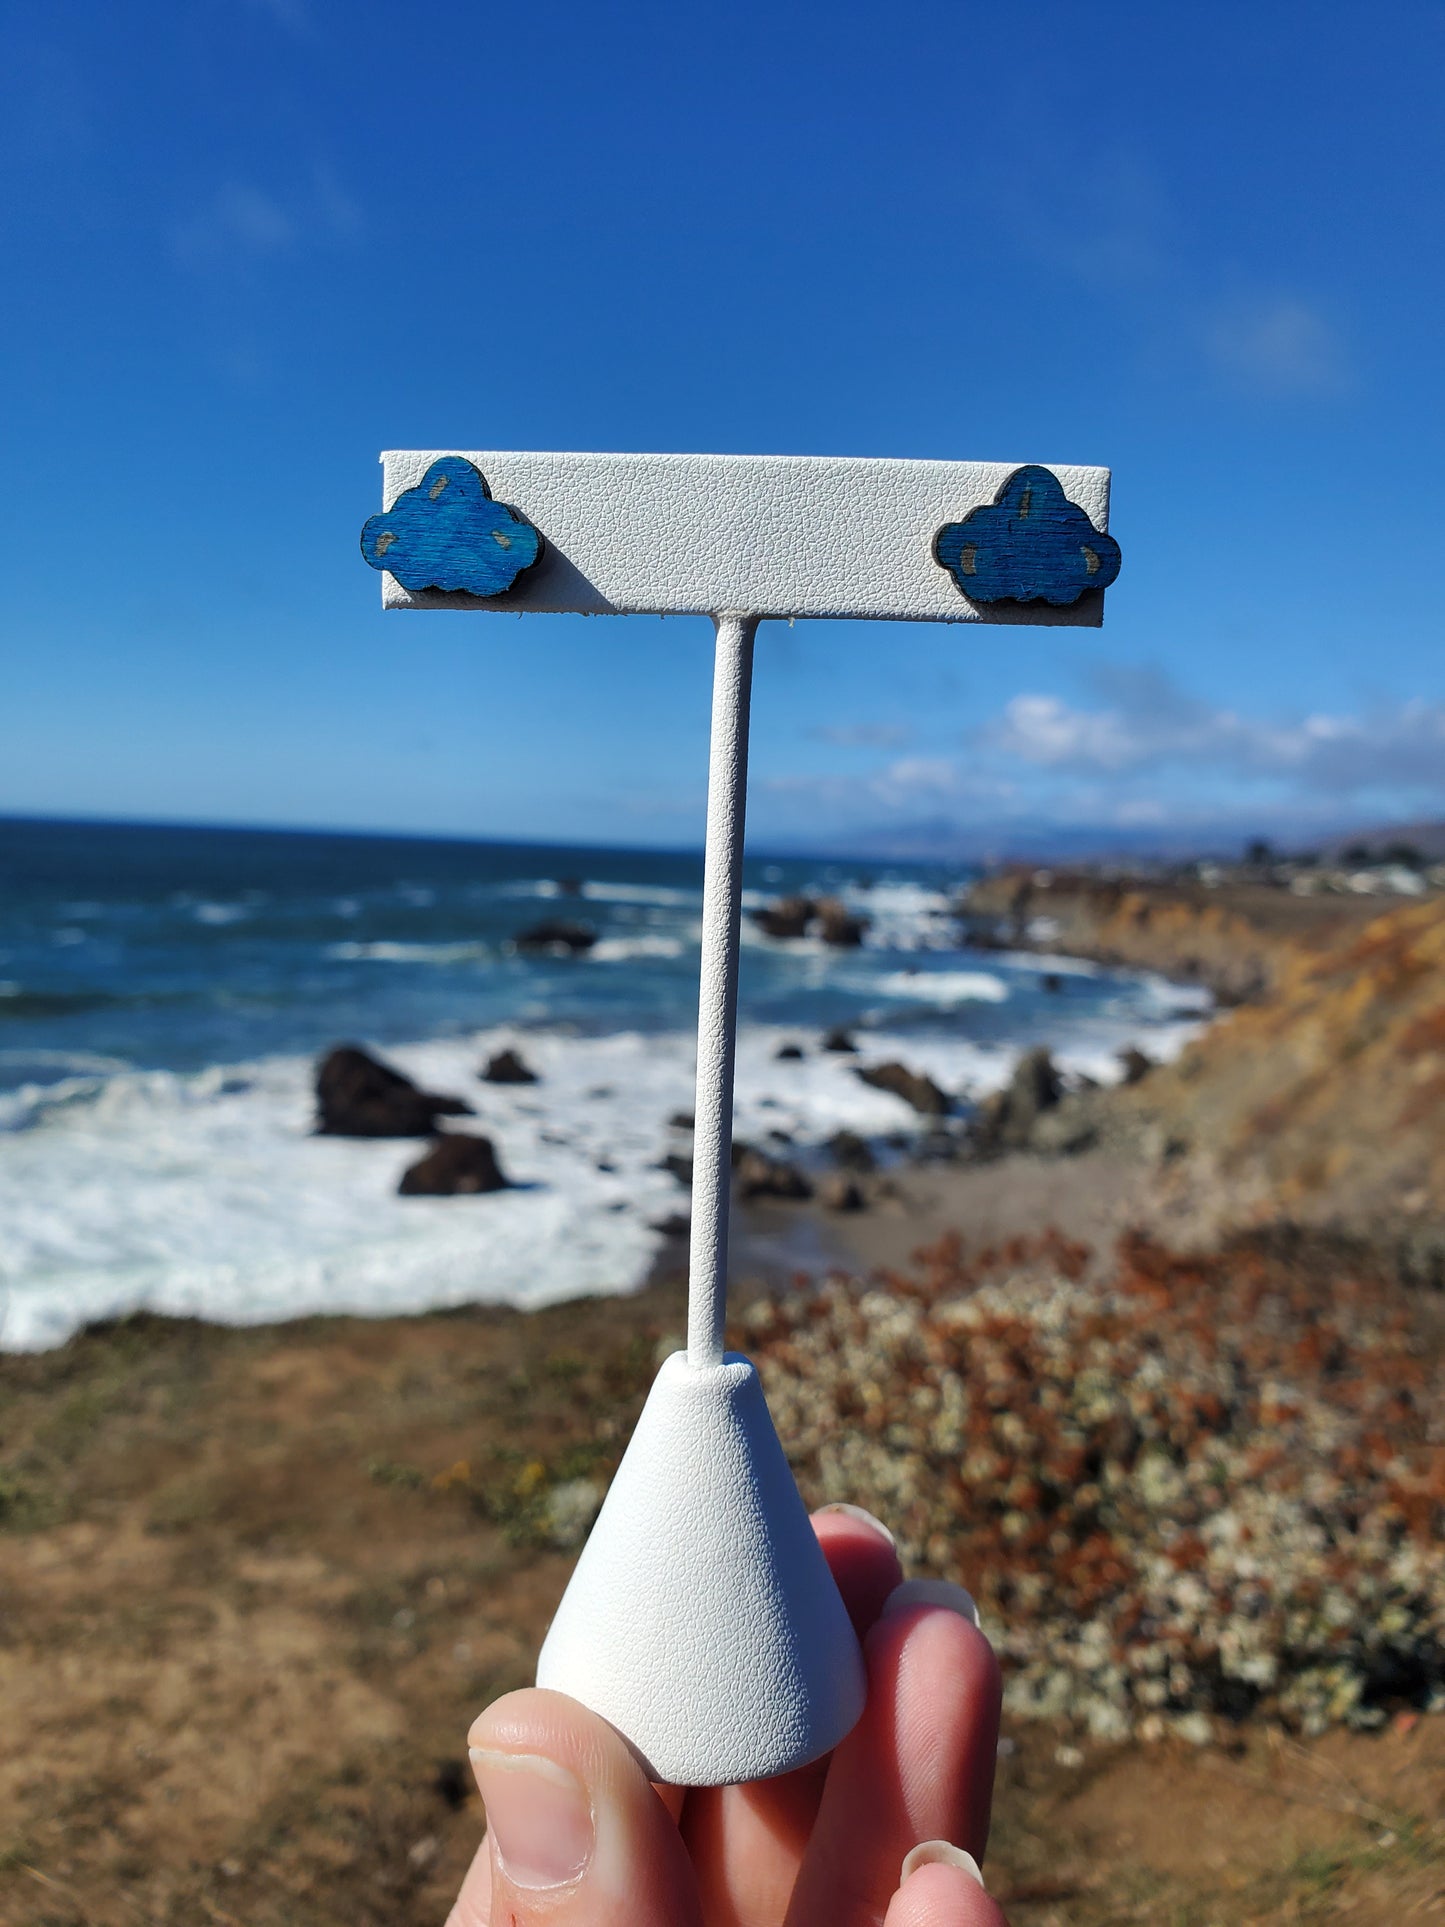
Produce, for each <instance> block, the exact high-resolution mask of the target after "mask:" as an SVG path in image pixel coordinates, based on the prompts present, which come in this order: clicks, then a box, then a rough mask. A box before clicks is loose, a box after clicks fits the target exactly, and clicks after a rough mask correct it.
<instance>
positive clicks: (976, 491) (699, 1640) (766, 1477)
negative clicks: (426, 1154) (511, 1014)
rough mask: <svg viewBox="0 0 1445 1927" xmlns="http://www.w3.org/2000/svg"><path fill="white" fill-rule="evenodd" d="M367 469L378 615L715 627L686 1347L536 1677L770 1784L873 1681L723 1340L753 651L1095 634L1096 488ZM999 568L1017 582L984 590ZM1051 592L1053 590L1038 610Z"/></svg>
mask: <svg viewBox="0 0 1445 1927" xmlns="http://www.w3.org/2000/svg"><path fill="white" fill-rule="evenodd" d="M383 460H384V463H385V468H386V496H385V507H384V509H383V513H382V515H381V516H379V517H375V518H373V521H372V522H371V523H369V524H368V525H367V533H366V535H364V536H363V551H364V552H365V553H366V555H367V559H368V560H369V561H371V562H372V563H373V566H376V567H378V568H384V569H385V570H386V573H385V575H384V592H383V597H384V601H385V604H386V606H387V607H390V608H463V609H465V608H473V609H492V610H497V611H503V610H560V609H566V610H573V611H581V612H583V613H588V614H602V613H608V614H625V613H636V612H643V611H649V612H654V613H662V614H683V613H713V612H716V611H719V610H721V611H724V612H725V613H721V614H717V613H713V620H714V623H715V626H716V631H717V643H716V665H715V671H714V681H713V708H712V743H711V759H710V766H709V778H708V814H707V847H706V863H705V873H704V883H703V922H702V966H701V984H700V991H699V1002H698V1049H697V1107H696V1114H695V1120H694V1123H695V1140H694V1154H693V1195H692V1229H691V1250H690V1273H689V1285H688V1329H687V1350H686V1351H685V1352H676V1353H674V1354H673V1356H672V1357H671V1358H669V1359H668V1360H667V1362H666V1363H665V1364H664V1365H663V1367H662V1370H661V1371H660V1372H659V1374H658V1377H657V1380H656V1383H655V1384H654V1386H653V1388H652V1391H651V1393H650V1394H649V1396H648V1400H647V1403H646V1405H645V1407H644V1409H643V1412H642V1416H641V1418H640V1419H639V1420H638V1423H637V1429H636V1431H635V1432H634V1434H633V1437H632V1440H631V1443H630V1444H629V1446H628V1448H627V1452H626V1454H625V1456H624V1458H623V1460H622V1464H621V1465H620V1467H619V1468H618V1471H617V1475H616V1477H615V1479H614V1480H613V1482H612V1487H611V1490H610V1491H609V1493H608V1495H607V1499H606V1501H605V1503H604V1505H603V1507H602V1510H601V1512H600V1514H599V1515H598V1518H597V1522H596V1524H595V1526H594V1527H593V1530H592V1534H591V1537H590V1538H589V1539H588V1542H587V1544H586V1546H585V1547H584V1548H583V1551H582V1556H581V1558H580V1559H579V1560H578V1562H577V1567H576V1570H575V1572H574V1573H573V1575H572V1580H571V1583H570V1584H569V1586H568V1588H567V1591H566V1593H565V1595H564V1596H563V1599H562V1603H561V1605H560V1606H559V1607H558V1609H557V1614H556V1617H555V1619H554V1620H553V1622H552V1627H551V1630H550V1631H549V1633H548V1635H547V1638H546V1641H545V1643H544V1645H543V1647H542V1652H541V1657H540V1659H539V1661H538V1666H537V1683H538V1685H540V1686H547V1687H553V1688H555V1689H556V1690H558V1691H560V1692H564V1693H569V1694H571V1695H572V1696H573V1697H574V1698H576V1699H579V1700H581V1701H583V1702H584V1703H585V1704H586V1705H587V1706H589V1707H591V1708H592V1709H593V1710H594V1711H596V1712H598V1713H601V1714H602V1715H603V1716H604V1717H605V1718H606V1719H608V1720H610V1721H611V1722H612V1724H613V1725H614V1726H616V1727H617V1728H618V1730H619V1731H620V1732H621V1733H622V1734H623V1735H624V1736H625V1737H626V1738H627V1739H628V1740H629V1741H630V1742H631V1744H632V1745H633V1746H634V1747H635V1748H636V1750H637V1752H638V1753H639V1755H640V1756H641V1757H642V1759H643V1761H644V1762H645V1763H646V1766H647V1770H648V1772H649V1774H650V1775H651V1776H652V1778H654V1779H656V1780H663V1781H670V1782H673V1783H675V1784H679V1785H685V1786H712V1785H728V1784H733V1783H735V1782H738V1781H742V1780H752V1779H762V1778H766V1777H768V1776H770V1775H773V1774H777V1773H783V1772H786V1771H788V1770H789V1769H791V1768H794V1767H798V1766H803V1765H805V1764H807V1763H808V1762H809V1761H811V1760H814V1759H817V1758H818V1757H819V1756H820V1755H821V1754H823V1753H826V1752H827V1751H828V1750H829V1749H830V1748H831V1747H833V1746H835V1745H836V1744H837V1742H838V1741H839V1740H840V1739H842V1737H843V1736H844V1734H846V1733H847V1732H848V1730H849V1729H850V1728H851V1727H852V1725H853V1724H854V1722H855V1721H856V1719H857V1718H858V1715H859V1714H860V1713H861V1711H862V1709H863V1699H864V1688H865V1680H864V1671H863V1661H862V1655H861V1653H860V1651H859V1646H858V1641H857V1639H856V1637H855V1635H854V1632H853V1628H852V1625H851V1623H850V1621H849V1618H848V1615H847V1612H846V1610H845V1608H844V1605H843V1601H842V1599H841V1597H840V1596H839V1593H838V1589H837V1587H836V1586H835V1585H834V1583H833V1579H832V1575H831V1573H830V1572H829V1570H828V1566H827V1562H826V1561H825V1560H824V1558H823V1555H822V1552H821V1550H820V1548H819V1545H818V1541H817V1539H816V1537H815V1536H814V1533H813V1529H812V1526H811V1524H810V1523H809V1520H808V1516H807V1512H806V1510H805V1508H804V1505H803V1501H802V1498H801V1496H800V1495H799V1492H798V1489H797V1486H796V1485H795V1483H794V1481H793V1476H792V1473H791V1472H790V1470H789V1468H788V1464H787V1460H786V1458H785V1457H784V1454H783V1448H782V1446H781V1444H780V1443H779V1440H778V1437H777V1433H776V1432H775V1431H774V1429H773V1423H772V1420H771V1418H770V1417H769V1414H768V1409H767V1404H766V1401H765V1399H764V1397H763V1391H762V1386H761V1384H760V1382H759V1379H758V1375H757V1372H756V1370H755V1369H754V1367H753V1366H752V1365H751V1363H750V1362H749V1361H748V1360H747V1359H746V1358H743V1357H741V1356H739V1355H738V1354H736V1353H728V1352H725V1351H724V1349H723V1331H724V1323H725V1313H726V1291H727V1259H728V1204H729V1191H730V1179H731V1162H732V1159H731V1150H732V1100H733V1061H734V1053H735V1045H736V1033H737V1000H738V950H739V918H740V913H741V890H742V859H743V826H744V814H745V803H746V793H747V761H748V718H749V709H750V700H751V687H752V663H753V641H754V636H755V633H756V630H757V626H758V622H759V620H760V619H761V618H762V617H763V616H788V617H793V616H815V617H816V616H872V617H878V618H885V619H892V620H913V621H935V622H936V621H943V622H977V621H989V622H1024V623H1029V622H1032V623H1038V622H1048V623H1056V624H1057V623H1072V624H1080V625H1088V626H1096V625H1097V624H1098V622H1099V621H1100V620H1101V618H1102V606H1103V589H1102V587H1090V586H1088V583H1087V581H1086V580H1085V572H1087V577H1088V578H1093V577H1095V576H1097V575H1099V574H1100V573H1101V570H1102V573H1103V579H1104V580H1106V581H1112V579H1113V574H1112V571H1116V570H1117V567H1118V561H1117V557H1118V551H1117V548H1115V547H1114V546H1113V545H1112V543H1111V542H1110V539H1109V537H1108V535H1107V532H1106V531H1107V518H1108V480H1109V478H1108V472H1107V470H1104V469H1097V468H1082V469H1081V468H1074V469H1070V468H1060V469H1052V470H1048V471H1044V470H1039V469H1035V468H1028V469H1021V468H1020V467H1019V466H1018V465H1017V464H1007V463H975V462H886V461H849V460H841V459H833V458H826V459H824V458H809V457H796V458H794V457H782V456H760V457H754V456H676V455H674V456H652V455H541V454H507V453H495V452H494V453H475V454H465V455H461V456H458V455H456V454H446V453H442V452H434V453H423V452H407V453H403V454H393V455H387V456H385V457H383ZM438 463H440V464H442V465H443V466H442V467H441V468H434V467H433V465H434V464H438ZM459 463H470V464H471V465H472V467H473V468H474V469H475V470H476V471H477V473H478V475H480V476H481V477H484V478H485V483H486V489H487V491H489V494H488V493H486V492H484V491H482V490H478V489H475V488H474V485H473V484H472V482H471V480H470V478H469V476H468V474H467V472H466V471H465V470H464V469H462V468H460V467H459V466H458V464H459ZM424 483H425V484H426V486H425V487H424V486H423V484H424ZM448 488H450V489H452V495H451V497H450V498H449V500H448V504H447V506H448V508H449V509H450V508H451V506H452V505H453V504H454V503H456V502H457V501H458V500H460V499H461V498H462V494H463V491H465V490H472V492H473V493H474V494H475V497H476V501H477V502H478V503H480V504H482V505H483V507H482V508H481V509H480V510H479V511H478V515H479V520H478V522H477V531H478V533H477V538H476V539H477V541H478V542H479V543H481V544H482V546H483V547H484V549H485V553H484V555H483V558H482V561H481V563H480V564H479V565H478V570H477V573H476V575H475V578H474V579H475V580H476V581H477V582H478V583H479V584H486V583H487V582H488V581H489V580H490V577H489V576H488V574H487V571H488V570H489V569H496V568H497V567H499V566H501V567H503V568H504V569H505V566H506V565H505V564H502V565H499V564H498V562H497V549H496V547H495V546H491V547H487V546H485V544H486V543H488V542H490V543H491V544H492V545H497V544H500V547H501V549H502V550H504V551H506V552H507V554H508V556H514V554H523V555H525V556H527V557H528V558H531V557H534V556H535V557H537V558H538V559H536V560H535V562H532V561H531V560H530V559H529V560H528V561H527V563H526V564H525V565H524V568H523V570H521V571H518V573H517V574H516V575H515V578H514V582H513V586H511V587H509V588H507V589H506V590H505V591H503V592H502V593H488V594H476V593H471V592H470V591H468V590H459V589H457V588H456V586H455V584H456V582H457V581H459V580H466V579H467V576H466V568H467V566H468V563H467V554H466V552H465V548H464V540H463V538H462V537H459V536H457V535H456V534H455V533H454V528H453V527H449V528H448V529H447V530H445V531H443V532H442V533H440V534H438V535H437V536H435V537H434V536H433V535H432V533H431V531H430V529H429V526H428V521H427V515H428V511H427V508H426V503H427V502H428V501H431V502H435V501H437V500H439V499H441V497H442V496H443V494H444V493H445V491H446V490H447V489H448ZM1030 489H1032V491H1033V493H1032V495H1031V494H1030V492H1029V491H1030ZM1010 491H1012V492H1010ZM1021 491H1022V492H1021ZM1020 501H1021V503H1022V508H1021V511H1020V509H1019V503H1020ZM1035 501H1036V503H1037V505H1038V506H1036V507H1035V509H1034V522H1035V524H1036V526H1038V527H1042V528H1043V530H1044V531H1045V533H1044V535H1043V536H1042V537H1040V540H1045V541H1047V542H1048V543H1050V544H1052V547H1050V548H1048V550H1047V553H1046V555H1045V557H1044V561H1043V562H1039V561H1038V560H1037V557H1036V556H1034V555H1033V554H1032V553H1031V552H1029V551H1027V549H1026V548H1021V547H1020V544H1021V543H1026V541H1030V540H1032V539H1033V536H1032V531H1030V530H1028V529H1024V531H1023V535H1022V536H1020V534H1019V529H1020V527H1021V525H1022V523H1024V522H1027V521H1028V519H1029V517H1030V509H1031V502H1035ZM507 504H510V505H511V507H510V509H508V508H506V507H505V506H502V505H507ZM509 516H510V517H511V518H512V519H511V520H508V519H507V518H508V517H509ZM980 517H982V518H983V519H981V520H980V519H979V518H980ZM969 518H973V519H969ZM989 518H992V519H991V520H990V519H989ZM435 519H437V520H440V515H438V517H437V518H435ZM519 522H521V523H524V525H523V527H522V528H521V530H520V532H519V531H518V527H517V524H518V523H519ZM1076 525H1077V526H1076ZM454 526H460V523H457V524H456V525H454ZM995 527H997V529H998V530H999V531H1001V532H1000V533H999V534H997V536H996V537H995V536H994V535H992V534H991V533H990V531H991V530H993V529H994V528H995ZM946 530H952V531H953V536H952V543H953V546H952V549H950V548H949V547H948V537H947V536H946V535H944V536H941V535H940V532H941V531H946ZM1080 530H1082V532H1083V533H1082V537H1080V536H1079V533H1078V532H1079V531H1080ZM498 531H500V533H499V532H498ZM1061 531H1062V533H1061ZM534 532H538V533H540V535H541V538H542V540H541V542H540V543H538V542H537V541H536V540H535V536H534ZM443 536H444V539H443ZM991 541H992V542H994V544H995V546H994V547H993V548H990V547H989V543H990V542H991ZM1069 543H1073V545H1074V547H1076V548H1078V549H1079V552H1080V555H1081V557H1082V558H1083V559H1082V560H1071V559H1070V558H1071V557H1072V555H1073V551H1072V549H1071V548H1070V547H1069V546H1068V545H1069ZM368 544H370V546H368ZM514 545H515V549H514ZM1061 545H1062V546H1061ZM1020 554H1023V555H1024V558H1025V560H1024V562H1020V561H1019V559H1018V558H1019V555H1020ZM1061 556H1062V557H1064V558H1065V559H1064V561H1062V562H1061V561H1060V560H1059V558H1060V557H1061ZM1101 556H1102V557H1103V562H1102V563H1101ZM959 557H961V558H962V559H961V560H956V558H959ZM1110 557H1112V562H1111V561H1110ZM383 558H384V560H383ZM1046 565H1047V566H1046ZM393 567H394V568H395V569H396V571H397V573H395V574H393V573H391V570H392V568H393ZM1029 568H1034V569H1035V574H1032V575H1031V574H1029V573H1028V569H1029ZM990 569H993V570H994V576H993V577H990V576H989V570H990ZM1047 569H1052V570H1053V572H1054V573H1053V574H1052V575H1049V574H1048V573H1047ZM1069 569H1072V570H1074V572H1075V573H1076V574H1078V576H1079V580H1080V584H1081V586H1080V587H1079V588H1073V587H1072V586H1071V579H1066V578H1067V577H1068V571H1069ZM1010 570H1012V571H1013V572H1014V573H1013V575H1012V576H1010V575H1009V573H1008V572H1009V571H1010ZM951 571H952V572H951ZM1039 571H1043V573H1039ZM995 579H997V580H1002V581H1003V582H1004V583H1005V584H1006V585H1007V584H1008V583H1009V582H1010V581H1012V582H1015V583H1016V584H1022V585H1023V586H1022V587H1015V588H1014V589H1013V590H1012V591H1011V592H1010V594H1009V595H1008V596H1005V597H1004V598H1001V599H1000V598H997V597H996V598H995V599H994V600H993V601H992V602H985V601H983V600H982V599H981V592H982V587H983V585H984V584H985V583H986V582H989V581H992V580H995ZM1036 581H1042V582H1043V583H1044V585H1045V586H1044V588H1043V589H1039V588H1037V587H1035V586H1034V585H1035V582H1036ZM976 582H977V584H978V586H979V588H980V598H979V599H974V600H971V599H970V598H969V596H968V594H967V592H966V591H967V588H969V587H973V586H975V583H976ZM438 583H440V584H442V585H443V586H441V587H438V586H437V584H438ZM1055 587H1061V588H1062V589H1065V590H1068V591H1069V592H1070V599H1069V600H1067V601H1054V602H1050V601H1047V600H1040V599H1039V598H1041V597H1043V596H1046V595H1047V594H1048V593H1049V592H1050V590H1051V589H1052V588H1055ZM1024 598H1027V599H1024Z"/></svg>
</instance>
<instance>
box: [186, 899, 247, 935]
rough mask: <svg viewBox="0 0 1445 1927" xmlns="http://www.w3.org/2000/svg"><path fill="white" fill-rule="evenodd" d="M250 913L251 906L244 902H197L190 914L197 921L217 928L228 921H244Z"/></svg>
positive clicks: (223, 925) (228, 922)
mask: <svg viewBox="0 0 1445 1927" xmlns="http://www.w3.org/2000/svg"><path fill="white" fill-rule="evenodd" d="M250 914H251V906H250V905H249V904H246V903H197V904H195V905H194V906H193V907H192V909H191V915H192V916H193V917H194V918H195V920H196V922H197V923H207V924H213V925H214V926H215V927H216V928H217V929H221V928H224V927H225V925H227V924H230V923H244V921H245V920H246V918H247V917H249V916H250Z"/></svg>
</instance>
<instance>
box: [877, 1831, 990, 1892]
mask: <svg viewBox="0 0 1445 1927" xmlns="http://www.w3.org/2000/svg"><path fill="white" fill-rule="evenodd" d="M920 1867H962V1868H963V1870H964V1872H965V1873H971V1874H972V1875H973V1877H974V1879H975V1880H976V1881H977V1882H978V1884H979V1886H980V1887H981V1886H982V1885H983V1875H982V1874H981V1873H980V1872H979V1870H978V1862H977V1861H976V1860H975V1859H974V1857H973V1855H972V1854H971V1853H965V1852H964V1850H963V1848H962V1847H956V1846H954V1844H953V1842H952V1841H951V1840H920V1841H919V1843H918V1845H917V1846H916V1847H915V1848H914V1849H913V1851H912V1853H910V1854H908V1855H907V1856H906V1858H905V1859H904V1862H903V1871H902V1873H900V1874H899V1876H898V1884H899V1886H900V1887H901V1886H902V1885H903V1883H904V1881H905V1880H906V1879H907V1878H908V1876H909V1874H911V1873H917V1872H918V1869H919V1868H920Z"/></svg>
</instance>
